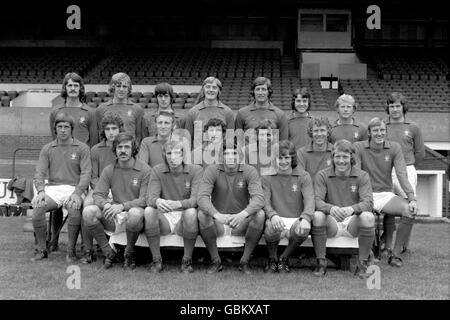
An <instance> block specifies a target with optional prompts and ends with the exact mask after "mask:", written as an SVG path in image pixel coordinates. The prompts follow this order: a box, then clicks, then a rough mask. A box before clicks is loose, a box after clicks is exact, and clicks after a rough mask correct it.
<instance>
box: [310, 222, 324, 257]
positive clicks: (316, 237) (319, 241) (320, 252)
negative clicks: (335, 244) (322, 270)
mask: <svg viewBox="0 0 450 320" xmlns="http://www.w3.org/2000/svg"><path fill="white" fill-rule="evenodd" d="M311 240H312V243H313V245H314V252H315V253H316V258H317V259H325V253H326V249H327V227H326V226H323V227H315V226H312V228H311Z"/></svg>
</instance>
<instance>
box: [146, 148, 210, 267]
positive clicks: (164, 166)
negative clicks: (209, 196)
mask: <svg viewBox="0 0 450 320" xmlns="http://www.w3.org/2000/svg"><path fill="white" fill-rule="evenodd" d="M184 148H185V146H183V144H182V143H181V142H179V141H170V142H168V143H166V144H165V145H164V150H163V151H164V155H165V158H164V163H161V164H158V165H157V166H155V167H153V169H152V173H151V176H150V182H149V185H148V191H147V200H146V201H147V208H146V209H145V213H144V220H145V235H146V237H147V241H148V244H149V247H150V250H151V252H152V257H153V263H152V265H151V267H150V271H151V272H153V273H158V272H161V271H162V270H163V269H164V264H163V260H162V257H161V251H160V237H161V236H165V235H168V234H178V235H179V236H181V237H183V240H184V255H183V259H182V261H181V271H182V272H183V273H191V272H193V271H194V269H193V267H192V252H193V251H194V246H195V241H196V239H197V235H198V220H197V190H198V187H199V184H200V180H201V177H202V173H203V170H202V168H201V167H200V166H198V165H194V164H186V163H184V161H183V152H184Z"/></svg>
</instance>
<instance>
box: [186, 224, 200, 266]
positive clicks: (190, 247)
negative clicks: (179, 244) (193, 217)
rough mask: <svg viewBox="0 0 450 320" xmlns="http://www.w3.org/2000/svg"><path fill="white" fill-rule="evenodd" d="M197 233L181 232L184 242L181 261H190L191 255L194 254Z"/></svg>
mask: <svg viewBox="0 0 450 320" xmlns="http://www.w3.org/2000/svg"><path fill="white" fill-rule="evenodd" d="M197 235H198V232H196V231H186V230H183V241H184V256H183V259H192V253H193V252H194V247H195V241H196V240H197Z"/></svg>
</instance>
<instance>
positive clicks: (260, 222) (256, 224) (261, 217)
mask: <svg viewBox="0 0 450 320" xmlns="http://www.w3.org/2000/svg"><path fill="white" fill-rule="evenodd" d="M265 221H266V214H265V213H264V211H263V210H259V211H258V212H257V213H255V214H254V215H253V217H252V219H251V221H250V223H251V225H252V226H253V228H263V227H264V222H265Z"/></svg>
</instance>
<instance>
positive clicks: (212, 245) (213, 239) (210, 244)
mask: <svg viewBox="0 0 450 320" xmlns="http://www.w3.org/2000/svg"><path fill="white" fill-rule="evenodd" d="M200 236H201V237H202V240H203V242H204V243H205V245H206V248H207V249H208V251H209V255H210V256H211V261H212V262H215V261H217V260H219V259H220V257H219V252H218V250H217V232H216V228H215V226H214V225H212V226H210V227H208V228H206V229H200Z"/></svg>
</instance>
